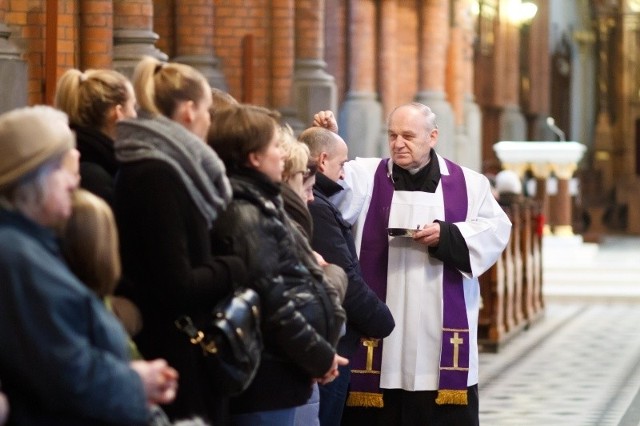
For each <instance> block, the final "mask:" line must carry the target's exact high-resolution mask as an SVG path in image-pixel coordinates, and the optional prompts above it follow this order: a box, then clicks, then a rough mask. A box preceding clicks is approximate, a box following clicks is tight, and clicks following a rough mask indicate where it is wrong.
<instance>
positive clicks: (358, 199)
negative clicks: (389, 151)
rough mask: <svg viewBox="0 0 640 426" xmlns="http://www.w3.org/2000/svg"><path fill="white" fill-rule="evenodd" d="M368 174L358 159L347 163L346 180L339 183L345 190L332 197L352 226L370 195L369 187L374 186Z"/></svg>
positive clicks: (345, 167)
mask: <svg viewBox="0 0 640 426" xmlns="http://www.w3.org/2000/svg"><path fill="white" fill-rule="evenodd" d="M378 161H379V160H378ZM368 174H369V173H368V172H367V169H366V168H365V167H364V166H363V165H362V164H360V162H359V161H358V159H356V160H351V161H347V162H346V163H345V165H344V180H341V181H339V182H338V183H339V184H340V185H341V186H342V188H344V189H343V190H342V191H338V193H337V194H335V195H333V196H332V197H331V202H333V203H334V204H335V205H336V207H338V210H340V212H341V213H342V217H343V218H344V220H346V221H347V222H349V223H350V224H351V225H353V224H354V223H355V221H356V220H357V219H358V216H359V215H360V212H361V211H362V208H363V206H364V203H365V199H366V197H367V194H368V193H369V186H370V185H373V181H372V178H371V177H370V176H368Z"/></svg>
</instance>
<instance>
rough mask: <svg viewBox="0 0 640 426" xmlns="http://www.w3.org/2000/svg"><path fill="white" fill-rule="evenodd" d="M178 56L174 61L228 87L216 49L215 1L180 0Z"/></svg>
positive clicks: (216, 83) (177, 15) (215, 82)
mask: <svg viewBox="0 0 640 426" xmlns="http://www.w3.org/2000/svg"><path fill="white" fill-rule="evenodd" d="M175 4H176V6H175V8H176V11H175V17H176V18H175V19H176V44H175V49H176V57H175V58H173V59H172V60H173V61H176V62H181V63H183V64H187V65H191V66H192V67H194V68H196V69H197V70H199V71H200V72H201V73H202V74H203V75H204V76H205V77H206V79H207V81H208V82H209V84H210V85H211V86H212V87H217V88H219V89H222V90H225V91H226V90H228V89H227V83H226V81H225V78H224V74H223V73H222V70H221V69H220V61H219V60H218V58H217V57H216V54H215V52H214V49H213V30H214V19H213V8H214V5H213V1H202V0H180V1H176V3H175Z"/></svg>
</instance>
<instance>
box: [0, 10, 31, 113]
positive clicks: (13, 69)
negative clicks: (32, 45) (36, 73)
mask: <svg viewBox="0 0 640 426" xmlns="http://www.w3.org/2000/svg"><path fill="white" fill-rule="evenodd" d="M5 3H6V2H4V1H0V6H1V7H2V10H1V13H2V18H4V9H5V7H6V6H5ZM10 35H11V30H10V29H9V27H8V26H7V25H5V24H4V23H2V22H0V80H2V81H3V82H5V84H2V85H0V113H3V112H7V111H9V110H12V109H15V108H19V107H23V106H26V105H27V91H28V90H27V75H28V73H27V62H26V61H25V60H23V59H22V58H21V57H20V51H19V50H18V48H17V47H16V46H15V45H14V44H13V43H11V42H10V41H9V36H10Z"/></svg>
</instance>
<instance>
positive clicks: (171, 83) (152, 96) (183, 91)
mask: <svg viewBox="0 0 640 426" xmlns="http://www.w3.org/2000/svg"><path fill="white" fill-rule="evenodd" d="M132 80H133V89H134V91H135V93H136V98H137V100H138V104H139V105H140V108H141V109H143V110H145V111H147V112H148V113H151V114H152V115H160V114H162V115H164V116H165V117H168V118H171V117H172V116H173V113H174V112H175V110H176V108H177V106H178V104H179V102H182V101H193V102H194V103H196V104H198V103H200V102H201V101H202V100H203V99H204V98H205V96H211V88H210V87H209V83H208V82H207V80H206V79H205V78H204V76H203V75H202V74H201V73H200V71H198V70H196V69H195V68H193V67H191V66H189V65H185V64H179V63H176V62H169V63H165V62H160V61H159V60H157V59H156V58H153V57H151V56H145V57H144V58H142V60H141V61H140V62H138V64H137V65H136V67H135V69H134V70H133V77H132Z"/></svg>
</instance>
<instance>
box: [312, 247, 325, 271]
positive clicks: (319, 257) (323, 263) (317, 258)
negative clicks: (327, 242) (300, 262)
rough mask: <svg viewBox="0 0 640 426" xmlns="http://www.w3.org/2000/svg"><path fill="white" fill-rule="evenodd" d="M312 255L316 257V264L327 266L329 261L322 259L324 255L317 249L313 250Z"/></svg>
mask: <svg viewBox="0 0 640 426" xmlns="http://www.w3.org/2000/svg"><path fill="white" fill-rule="evenodd" d="M313 255H314V256H315V257H316V261H317V262H318V265H320V266H323V267H324V266H327V265H328V264H329V263H328V262H327V261H326V260H324V257H322V255H321V254H320V253H318V252H317V251H315V250H314V251H313Z"/></svg>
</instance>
